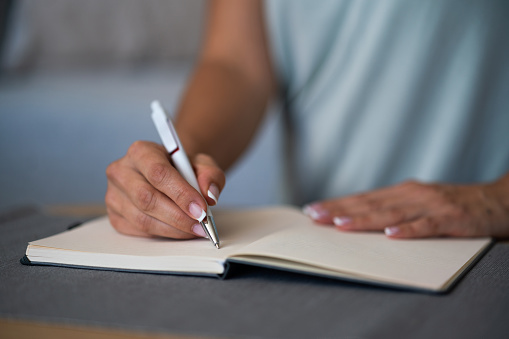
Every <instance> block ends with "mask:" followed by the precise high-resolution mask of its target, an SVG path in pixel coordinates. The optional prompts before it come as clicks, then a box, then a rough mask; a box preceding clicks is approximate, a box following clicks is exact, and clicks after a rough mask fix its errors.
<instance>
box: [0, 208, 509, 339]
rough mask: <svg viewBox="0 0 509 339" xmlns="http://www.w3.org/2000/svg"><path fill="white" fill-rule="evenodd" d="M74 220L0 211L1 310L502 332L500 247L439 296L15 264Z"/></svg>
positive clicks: (283, 330)
mask: <svg viewBox="0 0 509 339" xmlns="http://www.w3.org/2000/svg"><path fill="white" fill-rule="evenodd" d="M75 221H76V218H70V217H53V216H47V215H44V214H41V213H39V212H37V211H35V210H33V209H26V210H21V212H20V211H18V212H16V213H12V212H11V213H9V214H4V215H3V217H2V218H0V317H3V318H13V319H29V320H37V321H45V322H49V323H59V324H74V325H92V326H101V327H106V328H117V329H124V330H130V329H131V330H142V331H149V332H168V333H174V334H179V333H180V334H190V335H199V336H207V335H210V336H213V337H234V338H311V337H314V338H394V337H398V338H507V337H508V336H509V321H507V320H508V316H509V244H507V243H497V244H495V246H494V247H493V248H492V249H491V250H490V251H489V252H488V253H487V254H486V255H485V256H484V257H483V258H482V259H481V261H480V262H479V263H477V264H476V265H475V266H474V267H473V269H472V270H471V271H470V272H469V273H468V274H467V275H466V276H465V277H464V278H463V279H462V280H461V281H460V282H459V284H458V285H457V286H456V287H455V288H454V289H453V290H452V291H451V292H450V293H448V294H445V295H429V294H422V293H413V292H402V291H397V290H389V289H384V288H378V287H371V286H364V285H359V284H353V283H343V282H340V281H335V280H328V279H321V278H317V277H308V276H303V275H297V274H291V273H284V272H276V271H271V270H265V269H261V268H247V267H246V268H239V267H238V268H236V269H234V270H233V272H232V273H233V274H232V275H231V276H230V278H229V279H227V280H216V279H212V278H200V277H180V276H168V275H153V274H133V273H119V272H108V271H96V270H79V269H70V268H57V267H41V266H23V265H21V264H20V263H19V259H20V258H21V257H22V256H23V254H24V251H25V249H26V245H27V242H28V241H31V240H35V239H39V238H41V237H45V236H48V235H51V234H54V233H57V232H60V231H63V230H64V229H66V226H67V225H68V224H71V223H73V222H75Z"/></svg>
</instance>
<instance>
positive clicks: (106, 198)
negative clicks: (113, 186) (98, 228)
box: [104, 189, 114, 206]
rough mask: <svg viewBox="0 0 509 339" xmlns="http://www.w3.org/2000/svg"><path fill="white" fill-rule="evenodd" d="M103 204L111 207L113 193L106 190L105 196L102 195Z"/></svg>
mask: <svg viewBox="0 0 509 339" xmlns="http://www.w3.org/2000/svg"><path fill="white" fill-rule="evenodd" d="M104 202H105V203H106V206H112V205H113V202H114V199H113V193H112V192H111V190H109V189H108V190H106V194H105V195H104Z"/></svg>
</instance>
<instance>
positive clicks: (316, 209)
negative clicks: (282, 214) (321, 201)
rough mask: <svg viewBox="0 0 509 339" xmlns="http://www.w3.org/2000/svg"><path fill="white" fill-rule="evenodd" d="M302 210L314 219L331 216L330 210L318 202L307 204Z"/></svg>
mask: <svg viewBox="0 0 509 339" xmlns="http://www.w3.org/2000/svg"><path fill="white" fill-rule="evenodd" d="M302 211H303V212H304V214H306V215H307V216H309V217H310V218H311V219H313V220H317V219H321V218H325V217H327V216H329V212H328V211H327V210H325V209H324V208H322V207H321V206H320V205H318V204H312V205H306V206H304V207H303V208H302Z"/></svg>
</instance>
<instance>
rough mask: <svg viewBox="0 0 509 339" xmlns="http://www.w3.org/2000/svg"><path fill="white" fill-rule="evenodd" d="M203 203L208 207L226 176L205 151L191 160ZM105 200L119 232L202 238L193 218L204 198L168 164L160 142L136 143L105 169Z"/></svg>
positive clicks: (202, 209) (202, 206)
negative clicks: (106, 179)
mask: <svg viewBox="0 0 509 339" xmlns="http://www.w3.org/2000/svg"><path fill="white" fill-rule="evenodd" d="M191 164H192V165H193V167H194V170H195V172H196V177H197V179H198V184H199V186H200V189H201V192H202V194H203V196H204V197H205V199H206V202H207V203H208V204H209V205H211V206H213V205H215V204H216V203H217V198H218V197H219V194H220V192H221V190H222V189H223V187H224V185H225V175H224V173H223V171H222V170H221V169H220V168H219V167H218V166H217V165H216V163H215V162H214V160H213V159H212V158H211V157H209V156H207V155H204V154H198V155H196V156H195V157H194V158H193V159H191ZM106 176H107V178H108V188H107V191H106V196H105V202H106V207H107V211H108V216H109V218H110V222H111V224H112V225H113V227H114V228H115V229H116V230H117V231H119V232H120V233H124V234H129V235H137V236H162V237H168V238H175V239H190V238H194V237H196V236H200V237H204V236H205V233H204V231H203V229H202V226H201V225H200V224H199V223H198V222H197V219H198V218H199V217H200V215H201V214H202V211H206V209H207V205H206V202H205V200H204V199H203V197H202V196H201V195H200V194H199V193H198V192H197V191H196V190H195V189H194V188H193V187H192V186H191V185H189V184H188V183H187V181H186V180H185V179H184V178H183V177H182V176H181V175H180V174H179V173H178V171H177V170H176V169H175V168H174V167H173V166H172V165H171V163H170V160H169V155H168V153H167V152H166V150H165V149H164V147H163V146H161V145H158V144H156V143H152V142H148V141H136V142H134V143H133V144H132V145H131V146H130V147H129V150H128V151H127V154H126V155H125V156H124V157H122V158H121V159H119V160H117V161H114V162H113V163H111V164H110V165H109V166H108V168H107V169H106Z"/></svg>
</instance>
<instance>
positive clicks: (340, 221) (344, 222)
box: [332, 217, 352, 227]
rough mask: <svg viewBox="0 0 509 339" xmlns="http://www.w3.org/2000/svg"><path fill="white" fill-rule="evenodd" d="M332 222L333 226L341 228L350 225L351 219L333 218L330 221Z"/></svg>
mask: <svg viewBox="0 0 509 339" xmlns="http://www.w3.org/2000/svg"><path fill="white" fill-rule="evenodd" d="M332 222H333V223H334V225H336V226H338V227H343V226H346V225H348V224H349V223H351V222H352V219H351V218H348V217H334V218H333V219H332Z"/></svg>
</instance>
